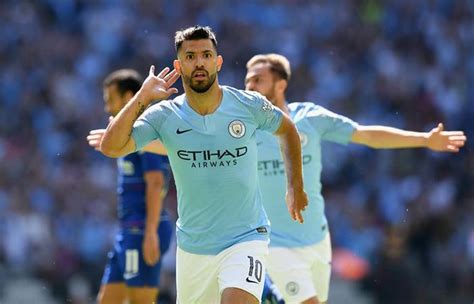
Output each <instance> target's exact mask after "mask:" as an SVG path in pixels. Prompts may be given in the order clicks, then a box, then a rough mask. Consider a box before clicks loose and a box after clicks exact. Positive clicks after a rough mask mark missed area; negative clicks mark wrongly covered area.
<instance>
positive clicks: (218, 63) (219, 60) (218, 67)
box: [217, 55, 224, 72]
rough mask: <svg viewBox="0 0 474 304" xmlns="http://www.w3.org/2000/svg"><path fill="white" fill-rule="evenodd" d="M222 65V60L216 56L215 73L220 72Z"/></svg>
mask: <svg viewBox="0 0 474 304" xmlns="http://www.w3.org/2000/svg"><path fill="white" fill-rule="evenodd" d="M223 63H224V58H222V56H221V55H219V56H217V71H218V72H220V70H221V68H222V64H223Z"/></svg>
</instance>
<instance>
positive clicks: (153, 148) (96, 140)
mask: <svg viewBox="0 0 474 304" xmlns="http://www.w3.org/2000/svg"><path fill="white" fill-rule="evenodd" d="M104 134H105V129H95V130H90V131H89V135H87V142H88V143H89V146H91V147H92V148H94V149H95V150H96V151H99V152H102V151H101V150H100V142H101V141H102V137H104ZM141 151H145V152H150V153H154V154H159V155H168V152H167V151H166V148H165V146H163V143H162V142H161V141H159V140H158V139H156V140H154V141H152V142H150V143H149V144H148V145H146V146H145V147H144V148H143V149H141Z"/></svg>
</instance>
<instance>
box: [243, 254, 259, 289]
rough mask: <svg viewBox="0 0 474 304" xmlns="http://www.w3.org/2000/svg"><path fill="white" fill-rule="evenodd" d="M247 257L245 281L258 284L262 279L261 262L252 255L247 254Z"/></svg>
mask: <svg viewBox="0 0 474 304" xmlns="http://www.w3.org/2000/svg"><path fill="white" fill-rule="evenodd" d="M247 257H248V258H249V263H250V266H249V275H248V277H247V280H246V281H247V282H249V283H255V284H258V283H260V282H261V281H262V272H263V266H262V262H260V261H259V260H257V259H254V258H253V256H247Z"/></svg>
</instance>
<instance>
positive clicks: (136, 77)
mask: <svg viewBox="0 0 474 304" xmlns="http://www.w3.org/2000/svg"><path fill="white" fill-rule="evenodd" d="M142 82H143V78H142V76H141V75H140V73H138V72H137V71H135V70H132V69H121V70H117V71H114V72H112V73H110V74H109V75H108V76H107V77H106V78H105V80H104V82H103V87H104V88H106V87H109V86H111V85H114V84H115V85H117V89H118V91H119V93H120V95H123V94H125V93H126V92H127V91H131V92H132V93H133V94H135V93H136V92H138V90H140V87H141V86H142Z"/></svg>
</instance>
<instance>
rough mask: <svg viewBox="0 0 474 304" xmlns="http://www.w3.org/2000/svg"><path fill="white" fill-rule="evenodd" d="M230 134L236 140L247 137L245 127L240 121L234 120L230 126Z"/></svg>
mask: <svg viewBox="0 0 474 304" xmlns="http://www.w3.org/2000/svg"><path fill="white" fill-rule="evenodd" d="M229 133H230V135H231V136H232V137H234V138H241V137H242V136H244V135H245V125H244V123H243V122H241V121H240V120H233V121H231V122H230V124H229Z"/></svg>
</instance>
